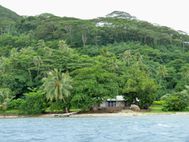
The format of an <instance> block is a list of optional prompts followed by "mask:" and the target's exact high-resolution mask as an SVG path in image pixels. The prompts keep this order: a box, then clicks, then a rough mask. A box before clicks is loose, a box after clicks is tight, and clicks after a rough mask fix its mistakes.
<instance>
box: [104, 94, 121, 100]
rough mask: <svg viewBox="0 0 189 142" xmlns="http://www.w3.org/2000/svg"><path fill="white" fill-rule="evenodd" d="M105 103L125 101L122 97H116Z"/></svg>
mask: <svg viewBox="0 0 189 142" xmlns="http://www.w3.org/2000/svg"><path fill="white" fill-rule="evenodd" d="M107 101H125V99H124V97H123V96H122V95H119V96H116V97H115V98H112V99H107Z"/></svg>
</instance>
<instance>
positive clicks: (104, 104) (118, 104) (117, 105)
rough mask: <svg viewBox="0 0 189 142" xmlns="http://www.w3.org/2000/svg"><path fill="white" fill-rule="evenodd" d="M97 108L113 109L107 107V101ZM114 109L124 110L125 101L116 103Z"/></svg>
mask: <svg viewBox="0 0 189 142" xmlns="http://www.w3.org/2000/svg"><path fill="white" fill-rule="evenodd" d="M99 107H100V108H113V107H109V106H108V101H105V102H103V103H101V104H100V106H99ZM115 107H119V108H124V107H125V101H116V106H115Z"/></svg>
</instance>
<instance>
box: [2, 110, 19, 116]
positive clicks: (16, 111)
mask: <svg viewBox="0 0 189 142" xmlns="http://www.w3.org/2000/svg"><path fill="white" fill-rule="evenodd" d="M19 114H20V111H19V110H14V109H12V110H6V111H3V110H0V115H19Z"/></svg>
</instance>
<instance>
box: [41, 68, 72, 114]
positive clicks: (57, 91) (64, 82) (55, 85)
mask: <svg viewBox="0 0 189 142" xmlns="http://www.w3.org/2000/svg"><path fill="white" fill-rule="evenodd" d="M43 81H44V83H43V90H44V91H45V92H46V97H47V99H48V100H50V101H53V100H56V101H63V102H64V104H65V105H66V107H65V111H66V113H67V112H68V111H69V110H68V104H69V102H68V101H69V98H70V96H71V90H72V88H73V87H72V85H71V84H72V79H71V77H70V76H69V74H68V73H62V72H61V71H59V70H57V69H54V70H53V71H51V72H49V73H48V76H47V77H46V78H44V79H43Z"/></svg>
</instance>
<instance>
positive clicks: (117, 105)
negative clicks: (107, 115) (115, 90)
mask: <svg viewBox="0 0 189 142" xmlns="http://www.w3.org/2000/svg"><path fill="white" fill-rule="evenodd" d="M116 107H120V108H124V107H125V101H117V102H116Z"/></svg>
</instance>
